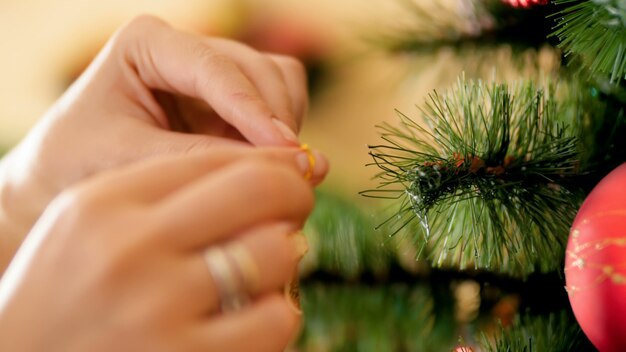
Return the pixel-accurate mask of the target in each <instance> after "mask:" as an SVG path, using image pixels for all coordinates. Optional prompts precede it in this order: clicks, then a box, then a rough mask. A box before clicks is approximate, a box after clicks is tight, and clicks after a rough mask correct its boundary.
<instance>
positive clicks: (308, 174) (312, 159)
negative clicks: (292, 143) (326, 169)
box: [300, 143, 315, 180]
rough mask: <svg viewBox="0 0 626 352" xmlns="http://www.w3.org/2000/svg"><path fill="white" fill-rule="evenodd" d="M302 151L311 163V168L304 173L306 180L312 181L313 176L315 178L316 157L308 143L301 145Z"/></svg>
mask: <svg viewBox="0 0 626 352" xmlns="http://www.w3.org/2000/svg"><path fill="white" fill-rule="evenodd" d="M300 150H302V151H303V152H305V153H306V158H307V160H308V161H309V168H308V169H307V170H306V172H305V173H304V179H305V180H310V179H311V176H313V170H315V155H313V152H312V151H311V148H309V145H308V144H306V143H303V144H301V145H300Z"/></svg>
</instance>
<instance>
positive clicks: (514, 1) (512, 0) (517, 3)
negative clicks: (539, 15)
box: [502, 0, 548, 8]
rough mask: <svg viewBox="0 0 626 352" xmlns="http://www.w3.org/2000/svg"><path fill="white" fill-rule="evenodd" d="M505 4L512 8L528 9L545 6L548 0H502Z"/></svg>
mask: <svg viewBox="0 0 626 352" xmlns="http://www.w3.org/2000/svg"><path fill="white" fill-rule="evenodd" d="M502 1H503V2H504V3H505V4H509V5H511V6H513V7H523V8H530V7H533V6H535V5H546V4H547V3H548V0H502Z"/></svg>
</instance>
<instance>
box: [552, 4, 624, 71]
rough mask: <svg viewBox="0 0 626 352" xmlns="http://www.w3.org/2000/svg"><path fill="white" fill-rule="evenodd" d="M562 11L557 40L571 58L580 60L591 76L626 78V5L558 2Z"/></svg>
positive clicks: (555, 33)
mask: <svg viewBox="0 0 626 352" xmlns="http://www.w3.org/2000/svg"><path fill="white" fill-rule="evenodd" d="M555 3H556V4H559V5H566V6H568V7H567V8H565V9H564V10H562V11H560V12H559V13H558V14H557V15H558V16H559V20H558V25H557V29H556V31H554V33H553V36H557V37H558V38H559V39H560V41H561V43H560V45H559V46H560V47H561V48H563V49H564V50H565V52H566V54H567V55H575V56H577V57H580V59H581V61H582V63H583V65H584V67H585V68H586V69H587V70H588V71H589V72H590V73H591V74H600V75H604V76H606V77H609V78H610V80H611V82H616V81H618V80H622V79H624V78H626V2H624V1H622V0H585V1H580V0H555Z"/></svg>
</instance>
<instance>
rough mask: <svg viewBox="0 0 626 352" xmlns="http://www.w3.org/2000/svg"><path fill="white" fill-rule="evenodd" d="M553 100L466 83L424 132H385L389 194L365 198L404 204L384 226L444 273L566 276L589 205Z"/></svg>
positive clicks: (405, 123) (419, 128)
mask: <svg viewBox="0 0 626 352" xmlns="http://www.w3.org/2000/svg"><path fill="white" fill-rule="evenodd" d="M553 95H554V92H553V89H552V88H549V89H547V90H546V89H542V88H537V87H535V86H534V85H533V84H532V83H520V84H518V85H515V86H513V87H509V86H507V85H506V84H495V83H494V84H491V85H486V84H484V83H482V82H480V81H478V82H472V81H469V82H466V81H465V80H463V79H461V80H459V82H458V85H457V86H456V88H455V89H454V90H453V91H451V92H450V93H448V94H446V95H440V94H439V93H437V92H434V93H432V94H431V95H430V99H429V100H428V102H427V103H426V105H425V106H424V108H423V109H421V112H422V116H423V123H421V124H419V123H417V122H416V121H414V120H413V119H411V118H409V117H408V116H407V115H404V114H402V113H400V112H398V115H399V117H400V126H399V127H395V126H392V125H390V124H384V125H382V126H379V127H380V130H381V138H382V139H383V140H384V143H383V144H381V145H375V146H370V154H371V156H372V158H373V160H374V162H373V163H372V165H376V166H377V167H379V168H380V169H381V170H382V171H381V172H380V173H379V174H378V175H377V178H378V179H379V181H380V185H379V187H378V188H376V189H373V190H369V191H365V192H362V194H363V195H364V196H367V197H376V198H385V199H393V200H394V201H395V202H396V204H397V206H398V211H397V213H396V214H395V215H394V216H393V217H390V218H388V219H387V220H386V221H385V222H384V223H383V225H382V226H383V227H388V229H389V233H391V234H395V233H398V232H400V231H404V232H409V233H412V236H413V237H414V241H415V242H416V245H417V246H418V247H421V248H426V249H427V250H426V251H425V253H427V255H428V257H427V259H428V260H429V261H430V263H431V264H432V265H433V266H436V267H447V266H453V267H458V268H461V269H465V268H468V267H472V266H473V267H474V268H476V269H485V270H489V271H493V272H500V273H505V274H509V275H521V276H526V275H528V274H530V273H532V272H535V271H537V270H538V271H541V272H552V271H556V270H560V268H561V262H562V258H563V255H564V254H563V253H564V248H565V245H566V242H567V236H568V229H569V226H570V224H571V222H572V220H573V218H574V215H575V213H576V211H577V208H578V205H579V204H580V201H581V196H580V194H579V193H578V191H577V189H575V188H574V189H572V190H571V189H569V187H568V186H569V185H570V182H572V180H573V179H574V178H575V177H576V176H577V175H578V172H579V170H578V156H579V149H578V139H577V138H576V137H575V135H576V134H575V133H574V132H573V131H572V130H573V129H572V128H570V129H568V128H566V126H567V125H568V124H571V123H573V118H572V116H569V115H568V114H561V111H567V109H563V110H561V109H559V106H557V103H556V101H555V99H554V97H553ZM570 127H571V126H570ZM407 228H408V230H407ZM420 252H421V251H420Z"/></svg>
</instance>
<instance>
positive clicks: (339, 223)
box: [304, 192, 391, 278]
mask: <svg viewBox="0 0 626 352" xmlns="http://www.w3.org/2000/svg"><path fill="white" fill-rule="evenodd" d="M374 228H375V222H374V220H373V219H372V218H371V217H369V216H367V215H366V213H365V212H364V211H363V210H362V209H360V208H359V207H358V206H357V205H355V204H353V203H351V202H348V201H346V200H343V199H340V198H338V197H336V196H332V195H330V194H328V193H319V192H318V194H317V201H316V206H315V209H314V210H313V213H312V214H311V216H310V218H309V220H308V221H307V223H306V224H305V227H304V233H305V234H306V236H307V239H308V241H309V244H310V248H311V250H310V253H309V254H307V256H306V257H305V263H304V264H305V266H306V265H307V260H310V261H312V262H308V266H309V269H307V270H306V271H326V272H331V273H336V274H340V275H341V276H343V277H344V278H356V277H357V276H359V275H360V274H362V273H363V272H368V273H373V274H375V275H376V274H378V275H384V274H385V273H386V272H387V271H388V267H389V264H390V257H391V253H390V252H389V251H388V249H387V247H385V246H384V242H385V241H384V240H385V238H384V237H383V236H381V234H380V233H377V232H376V231H375V229H374Z"/></svg>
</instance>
